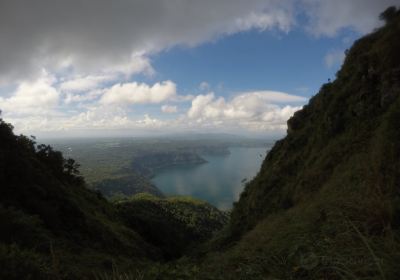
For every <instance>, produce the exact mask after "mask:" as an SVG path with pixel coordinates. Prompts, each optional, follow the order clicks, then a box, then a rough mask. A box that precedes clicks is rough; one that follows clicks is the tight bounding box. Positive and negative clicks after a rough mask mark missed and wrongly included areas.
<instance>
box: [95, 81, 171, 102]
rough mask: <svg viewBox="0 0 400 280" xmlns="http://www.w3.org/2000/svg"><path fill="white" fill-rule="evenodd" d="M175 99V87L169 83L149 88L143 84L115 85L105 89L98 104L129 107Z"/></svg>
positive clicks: (165, 82)
mask: <svg viewBox="0 0 400 280" xmlns="http://www.w3.org/2000/svg"><path fill="white" fill-rule="evenodd" d="M174 97H176V85H175V83H173V82H171V81H164V82H161V83H155V84H154V85H153V86H149V85H147V84H144V83H141V84H139V83H136V82H133V83H125V84H116V85H114V86H112V87H111V88H109V89H107V90H106V91H105V93H104V95H103V96H102V98H101V100H100V102H101V103H102V104H112V105H129V104H148V103H161V102H164V101H168V100H171V99H173V98H174Z"/></svg>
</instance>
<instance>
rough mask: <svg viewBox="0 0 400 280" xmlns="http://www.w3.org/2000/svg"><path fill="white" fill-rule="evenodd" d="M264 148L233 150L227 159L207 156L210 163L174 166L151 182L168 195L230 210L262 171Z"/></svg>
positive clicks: (160, 173)
mask: <svg viewBox="0 0 400 280" xmlns="http://www.w3.org/2000/svg"><path fill="white" fill-rule="evenodd" d="M267 149H269V148H267V147H265V148H230V152H231V153H230V155H227V156H204V158H205V159H206V160H207V161H208V163H205V164H201V165H190V166H175V167H171V168H168V169H164V170H162V171H159V172H158V173H157V174H156V176H155V177H154V178H153V179H152V182H153V183H154V184H155V185H156V186H157V187H158V188H159V189H160V190H161V191H162V192H164V193H165V194H166V195H189V196H193V197H196V198H199V199H202V200H206V201H208V202H210V203H211V204H213V205H215V206H217V207H218V208H220V209H224V210H225V209H230V208H231V207H232V202H233V201H236V200H237V199H238V198H239V195H240V193H241V192H242V190H243V187H244V183H243V182H242V180H243V179H245V178H246V179H248V180H250V179H251V178H253V177H254V176H255V175H256V174H257V172H258V171H259V169H260V166H261V163H262V161H263V159H264V157H265V154H266V151H267Z"/></svg>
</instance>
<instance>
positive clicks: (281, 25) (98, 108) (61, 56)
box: [0, 0, 399, 131]
mask: <svg viewBox="0 0 400 280" xmlns="http://www.w3.org/2000/svg"><path fill="white" fill-rule="evenodd" d="M398 4H399V2H398V0H380V1H377V0H337V1H326V0H248V1H242V0H204V1H195V0H173V1H170V0H153V1H141V0H121V1H112V2H111V1H108V0H85V1H82V0H69V1H54V0H39V1H26V0H12V1H11V0H5V1H1V2H0V41H1V48H0V109H1V110H2V111H3V115H4V117H6V119H7V120H9V121H11V122H13V123H15V125H16V127H17V128H18V129H19V130H21V131H44V130H48V131H51V130H54V131H59V130H73V129H130V128H145V127H149V128H152V129H157V128H160V127H166V128H173V129H176V130H179V129H187V128H196V127H198V128H202V127H204V128H223V127H225V128H229V129H248V130H263V131H268V130H274V129H280V130H284V129H285V126H286V125H285V123H286V120H287V119H288V118H289V117H290V115H291V114H293V112H294V111H295V110H297V109H299V108H300V106H301V105H302V104H304V103H305V102H306V100H305V99H304V98H302V97H299V96H294V95H291V94H288V93H283V92H276V91H267V90H264V91H252V92H239V93H231V94H232V97H231V98H227V97H222V96H217V95H216V94H215V93H212V92H208V93H205V92H207V91H210V86H209V84H207V82H203V83H202V84H201V85H200V86H199V88H200V89H201V91H202V92H203V94H198V93H194V94H186V95H182V94H179V92H178V87H177V85H176V84H175V83H174V82H173V81H169V80H166V79H163V80H160V81H156V82H154V83H152V84H147V83H143V82H138V81H135V77H136V76H135V75H138V74H142V75H145V76H153V75H154V74H155V73H156V69H153V67H152V65H151V57H152V55H154V54H157V53H159V52H161V51H163V50H166V49H168V48H171V47H174V46H187V47H194V46H196V45H198V44H202V43H204V42H209V41H211V40H217V39H218V38H220V37H222V36H229V35H231V34H235V33H238V32H245V31H248V30H258V31H260V32H267V31H271V30H273V31H276V32H279V34H283V35H285V34H287V33H290V32H291V30H292V29H293V28H295V27H297V28H300V29H302V30H304V31H305V32H308V33H310V34H312V35H313V36H330V37H331V36H336V35H337V34H338V33H340V32H341V31H342V30H344V29H351V30H353V31H355V32H358V33H359V34H363V33H366V32H369V31H371V30H372V29H374V28H376V27H378V26H379V25H380V24H381V23H380V22H379V21H378V18H377V15H378V14H379V13H380V12H381V11H382V10H384V9H385V8H386V7H387V6H389V5H398ZM341 59H342V54H340V53H338V52H331V53H328V55H327V56H326V58H325V63H326V65H327V66H328V67H331V66H332V65H334V64H335V63H338V62H339V63H340V60H341ZM5 89H6V90H5ZM182 104H183V105H182ZM139 105H154V106H157V112H159V113H164V115H167V114H170V115H168V116H175V115H176V116H177V118H175V119H170V118H168V120H167V119H162V118H160V117H158V118H157V117H154V116H153V117H152V116H151V114H149V113H144V114H143V113H142V114H141V116H137V115H136V116H132V115H131V111H132V110H133V111H135V110H137V108H138V107H137V106H139ZM160 109H161V112H160Z"/></svg>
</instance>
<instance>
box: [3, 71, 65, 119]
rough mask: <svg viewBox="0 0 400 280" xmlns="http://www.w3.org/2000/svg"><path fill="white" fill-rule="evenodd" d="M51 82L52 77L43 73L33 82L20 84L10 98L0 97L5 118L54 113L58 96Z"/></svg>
mask: <svg viewBox="0 0 400 280" xmlns="http://www.w3.org/2000/svg"><path fill="white" fill-rule="evenodd" d="M53 82H54V80H53V77H51V76H49V75H47V74H46V73H44V74H43V76H42V77H40V78H39V79H37V80H35V81H33V82H23V83H21V84H20V85H19V86H18V88H17V90H16V91H15V92H14V93H13V94H12V95H11V96H10V97H8V98H2V97H0V109H1V110H2V111H3V114H4V115H5V116H7V115H28V114H36V115H43V114H50V113H54V109H55V107H56V106H57V105H58V103H59V97H60V94H59V92H58V91H57V90H56V89H55V88H54V87H53V85H52V84H53Z"/></svg>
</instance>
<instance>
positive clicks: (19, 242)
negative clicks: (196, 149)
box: [0, 119, 226, 279]
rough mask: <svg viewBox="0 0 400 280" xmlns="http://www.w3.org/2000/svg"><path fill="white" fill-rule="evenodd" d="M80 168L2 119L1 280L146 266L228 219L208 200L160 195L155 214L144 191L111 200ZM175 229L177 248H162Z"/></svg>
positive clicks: (70, 276)
mask: <svg viewBox="0 0 400 280" xmlns="http://www.w3.org/2000/svg"><path fill="white" fill-rule="evenodd" d="M78 167H79V166H78V164H77V163H76V162H75V161H74V160H72V159H65V158H64V157H63V155H62V154H61V152H58V151H55V150H53V148H51V147H50V146H46V145H37V144H36V143H35V139H34V138H28V137H25V136H22V135H21V136H17V135H14V133H13V128H12V126H11V125H10V124H7V123H5V122H4V121H3V120H1V119H0V228H1V232H0V267H1V269H0V279H93V278H95V277H96V275H100V276H101V275H107V274H106V273H111V272H112V271H115V269H121V270H123V271H126V270H129V271H138V270H139V271H141V270H143V271H147V270H148V269H147V268H148V267H149V266H151V267H154V265H156V263H154V262H155V261H156V262H164V261H165V259H166V258H168V259H171V258H174V257H177V256H179V254H180V253H181V252H183V251H184V250H185V249H186V248H187V247H188V246H192V245H193V243H192V241H195V240H205V239H206V238H208V237H211V235H212V233H213V232H214V231H215V230H217V229H220V228H221V227H222V226H223V225H224V224H225V223H226V215H225V214H223V213H222V212H220V211H219V210H217V209H216V208H214V207H212V206H210V205H208V204H207V203H204V202H198V201H190V200H184V199H176V200H171V199H169V200H168V201H167V200H165V202H161V200H159V201H160V203H161V204H160V206H162V207H161V208H160V207H158V208H157V209H156V212H151V209H152V206H151V204H149V203H147V201H148V199H147V198H146V197H144V198H143V199H145V200H144V201H143V202H141V198H140V197H139V198H135V200H134V201H131V202H124V203H122V202H120V203H119V204H118V205H115V204H112V203H111V202H109V201H107V200H106V199H105V198H104V197H103V196H102V195H101V194H100V193H98V192H95V191H92V190H89V189H88V188H87V187H86V184H85V181H84V179H83V177H81V176H80V175H79V171H78ZM152 201H156V198H155V197H154V198H152ZM142 204H143V205H145V206H146V204H149V205H148V206H146V208H145V209H143V208H141V205H142ZM157 205H158V204H157ZM153 208H154V207H153ZM136 210H138V211H136ZM130 211H133V212H132V213H131V212H130ZM205 213H207V215H205ZM150 214H151V215H150ZM150 216H151V218H152V219H151V220H150V219H147V217H150ZM165 217H168V219H167V220H164V218H165ZM139 220H141V221H144V222H145V225H146V226H147V227H148V228H150V229H152V230H154V232H155V233H159V234H161V235H159V238H163V239H164V241H163V240H158V241H162V242H163V243H162V244H159V243H157V242H154V238H153V239H151V238H150V239H149V235H148V234H147V232H146V231H145V230H144V228H143V226H142V225H139V226H138V224H137V221H139ZM158 221H161V222H162V224H160V223H159V222H158ZM193 222H194V224H193ZM160 225H161V226H162V227H159V226H160ZM171 230H173V233H174V234H175V235H177V236H182V239H180V240H179V241H181V242H180V243H179V244H175V245H177V246H178V245H179V250H178V249H177V250H175V248H172V249H171V248H166V247H165V246H163V244H167V245H169V243H168V242H170V241H171V240H172V237H168V236H163V235H162V234H163V233H169V231H171ZM153 236H155V235H153ZM171 250H172V251H171ZM175 251H176V252H177V253H175Z"/></svg>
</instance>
